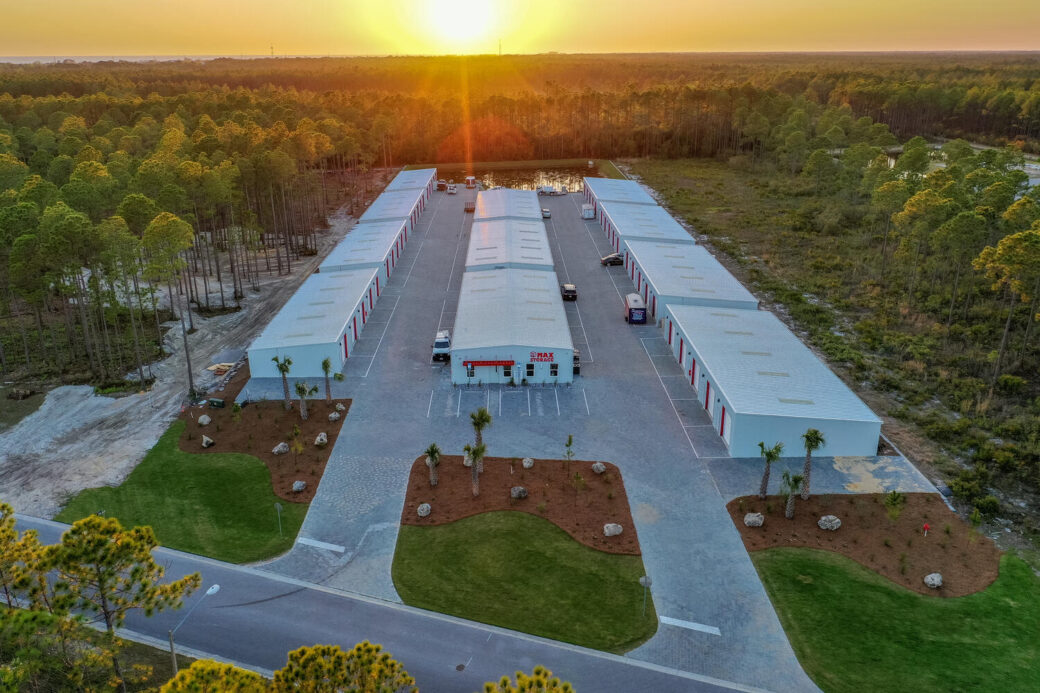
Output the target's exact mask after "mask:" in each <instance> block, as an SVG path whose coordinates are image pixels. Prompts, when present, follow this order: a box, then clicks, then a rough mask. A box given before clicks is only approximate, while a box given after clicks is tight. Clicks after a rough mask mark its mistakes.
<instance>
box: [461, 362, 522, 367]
mask: <svg viewBox="0 0 1040 693" xmlns="http://www.w3.org/2000/svg"><path fill="white" fill-rule="evenodd" d="M462 365H463V366H468V367H474V368H475V367H477V366H514V365H516V361H463V362H462Z"/></svg>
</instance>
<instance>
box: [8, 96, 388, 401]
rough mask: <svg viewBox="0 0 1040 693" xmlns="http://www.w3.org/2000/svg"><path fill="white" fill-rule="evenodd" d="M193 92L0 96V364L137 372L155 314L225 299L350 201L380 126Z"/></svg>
mask: <svg viewBox="0 0 1040 693" xmlns="http://www.w3.org/2000/svg"><path fill="white" fill-rule="evenodd" d="M196 96H198V98H199V101H198V102H197V103H196V104H195V105H196V108H195V109H193V110H188V109H186V108H185V107H184V106H183V104H180V103H179V102H178V100H176V99H160V98H153V99H148V100H145V101H141V100H137V99H113V98H110V97H108V96H107V95H104V94H100V95H91V96H85V97H80V98H69V97H62V98H59V99H51V98H42V99H20V100H18V101H17V102H14V101H12V100H11V99H10V96H9V95H5V96H3V97H0V100H2V101H4V107H3V108H0V321H3V324H4V325H5V327H4V329H3V330H2V332H0V373H3V374H5V375H8V374H13V375H15V376H16V377H26V376H31V377H33V378H45V377H60V378H63V379H66V380H73V381H75V380H88V381H93V382H96V383H102V384H104V383H108V382H114V381H121V380H122V378H123V376H124V374H126V373H127V372H133V373H135V374H136V379H137V380H139V381H142V382H144V381H146V380H147V379H148V377H149V375H148V374H147V373H146V371H147V364H148V363H150V362H152V361H154V360H155V359H156V358H158V357H160V356H161V355H162V341H163V328H162V323H164V322H165V321H167V320H168V319H170V318H171V317H175V318H180V320H181V321H182V323H183V324H184V332H185V333H188V332H190V331H191V330H192V329H194V313H201V314H203V315H209V314H214V313H219V312H221V311H228V310H235V309H236V308H237V307H238V306H239V303H240V300H241V299H242V297H243V296H244V295H245V292H246V291H247V290H250V289H252V290H259V282H260V278H261V276H262V275H265V274H283V273H288V272H291V271H292V269H293V267H294V264H295V263H296V261H297V260H299V258H300V257H301V256H305V255H312V254H314V253H315V252H316V247H317V246H316V243H317V239H316V235H315V234H316V230H318V229H320V228H322V227H324V226H326V224H327V220H326V214H327V212H328V210H329V209H330V208H331V207H334V206H336V205H338V204H340V203H341V202H344V201H348V202H351V203H357V204H360V203H361V202H362V201H363V197H364V195H366V194H367V192H368V190H367V178H366V177H365V172H366V171H367V170H368V168H369V167H370V166H371V165H373V164H374V162H375V161H376V159H377V158H378V152H379V138H380V134H379V123H371V122H361V121H360V120H359V122H358V123H356V124H355V123H353V122H351V123H348V122H344V121H341V120H339V119H335V118H330V117H324V114H321V113H318V112H316V111H315V112H314V114H315V115H316V116H318V118H317V119H312V118H309V117H307V116H306V110H307V109H306V108H305V107H301V108H300V109H298V110H293V111H292V118H291V119H290V123H291V127H290V126H287V125H286V122H285V121H284V120H281V119H278V118H277V114H278V113H283V111H284V110H285V105H284V104H281V103H278V102H276V99H275V98H274V97H273V96H272V97H270V98H265V97H262V96H261V95H258V94H252V95H250V96H249V98H247V99H245V100H243V99H241V98H233V97H230V96H227V95H225V97H224V98H220V97H218V96H217V95H215V94H209V95H196ZM102 104H103V105H104V107H103V108H99V106H100V105H102ZM207 110H213V111H214V112H215V113H216V114H217V117H218V119H219V122H218V121H217V120H214V119H213V117H211V116H210V115H209V113H208V112H207ZM358 126H360V128H359V127H358Z"/></svg>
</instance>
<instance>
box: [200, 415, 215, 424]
mask: <svg viewBox="0 0 1040 693" xmlns="http://www.w3.org/2000/svg"><path fill="white" fill-rule="evenodd" d="M212 420H213V419H211V418H209V414H203V415H202V416H200V417H199V425H200V426H209V423H210V422H211V421H212Z"/></svg>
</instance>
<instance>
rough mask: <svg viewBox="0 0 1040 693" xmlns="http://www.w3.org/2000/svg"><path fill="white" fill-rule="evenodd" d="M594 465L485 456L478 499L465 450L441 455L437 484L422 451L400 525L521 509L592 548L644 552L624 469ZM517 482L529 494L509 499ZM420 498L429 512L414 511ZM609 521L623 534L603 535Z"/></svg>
mask: <svg viewBox="0 0 1040 693" xmlns="http://www.w3.org/2000/svg"><path fill="white" fill-rule="evenodd" d="M593 464H594V463H593V462H589V461H582V460H573V461H571V462H570V463H567V462H565V461H564V460H542V459H535V461H534V467H532V468H531V469H524V468H523V465H522V464H521V460H520V459H519V458H512V459H510V458H504V457H486V458H484V472H483V474H481V475H480V495H479V496H477V497H476V498H474V497H473V486H472V483H471V478H470V475H471V472H470V469H469V468H468V467H465V466H464V465H463V464H462V456H461V455H441V461H440V465H438V467H437V471H438V475H439V477H440V478H439V481H438V484H437V486H434V487H431V486H430V471H429V468H428V467H427V466H426V456H425V455H423V456H420V457H418V458H416V460H415V462H413V463H412V471H411V474H410V475H409V477H408V493H407V495H406V497H405V501H404V510H403V511H402V512H401V524H402V525H416V526H420V527H428V526H433V525H443V524H448V523H449V522H454V521H455V520H461V519H462V518H464V517H471V516H473V515H479V514H481V513H487V512H493V511H496V510H518V511H520V512H525V513H528V514H530V515H536V516H538V517H542V518H545V519H546V520H549V521H550V522H552V523H553V524H554V525H556V526H557V527H559V528H560V529H562V530H563V531H565V532H567V534H569V535H571V537H573V538H574V539H575V540H577V541H578V542H580V543H582V544H584V545H585V546H588V547H591V548H593V549H597V550H599V551H604V552H606V553H616V554H627V555H632V556H638V555H640V551H639V537H637V536H636V528H635V524H634V523H633V522H632V515H631V513H630V512H629V508H628V495H627V494H626V493H625V484H624V482H623V481H622V480H621V472H620V471H619V470H618V468H617V467H616V466H614V465H613V464H610V463H609V462H604V463H603V464H604V465H605V466H606V468H607V470H606V471H605V472H604V473H603V474H596V473H595V472H594V471H593V470H592V465H593ZM568 466H569V468H568ZM575 474H580V475H581V478H582V480H583V481H581V482H576V481H575V480H574V475H575ZM514 486H523V487H524V488H526V489H527V491H528V496H527V498H522V499H519V500H513V499H512V498H510V495H509V490H510V489H511V488H512V487H514ZM422 503H429V504H430V505H431V507H432V512H431V513H430V514H429V515H428V516H427V517H419V516H418V514H417V513H416V510H417V509H418V507H419V505H421V504H422ZM610 522H614V523H617V524H619V525H621V527H622V529H623V531H622V533H621V534H619V535H617V536H613V537H605V536H603V525H605V524H607V523H610Z"/></svg>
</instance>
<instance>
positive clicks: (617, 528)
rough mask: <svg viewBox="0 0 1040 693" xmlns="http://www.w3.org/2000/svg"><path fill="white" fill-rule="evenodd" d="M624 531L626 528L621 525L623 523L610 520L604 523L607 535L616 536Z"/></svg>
mask: <svg viewBox="0 0 1040 693" xmlns="http://www.w3.org/2000/svg"><path fill="white" fill-rule="evenodd" d="M623 531H624V530H623V528H622V527H621V525H619V524H617V523H616V522H608V523H607V524H605V525H603V536H605V537H616V536H617V535H619V534H621V532H623Z"/></svg>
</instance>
